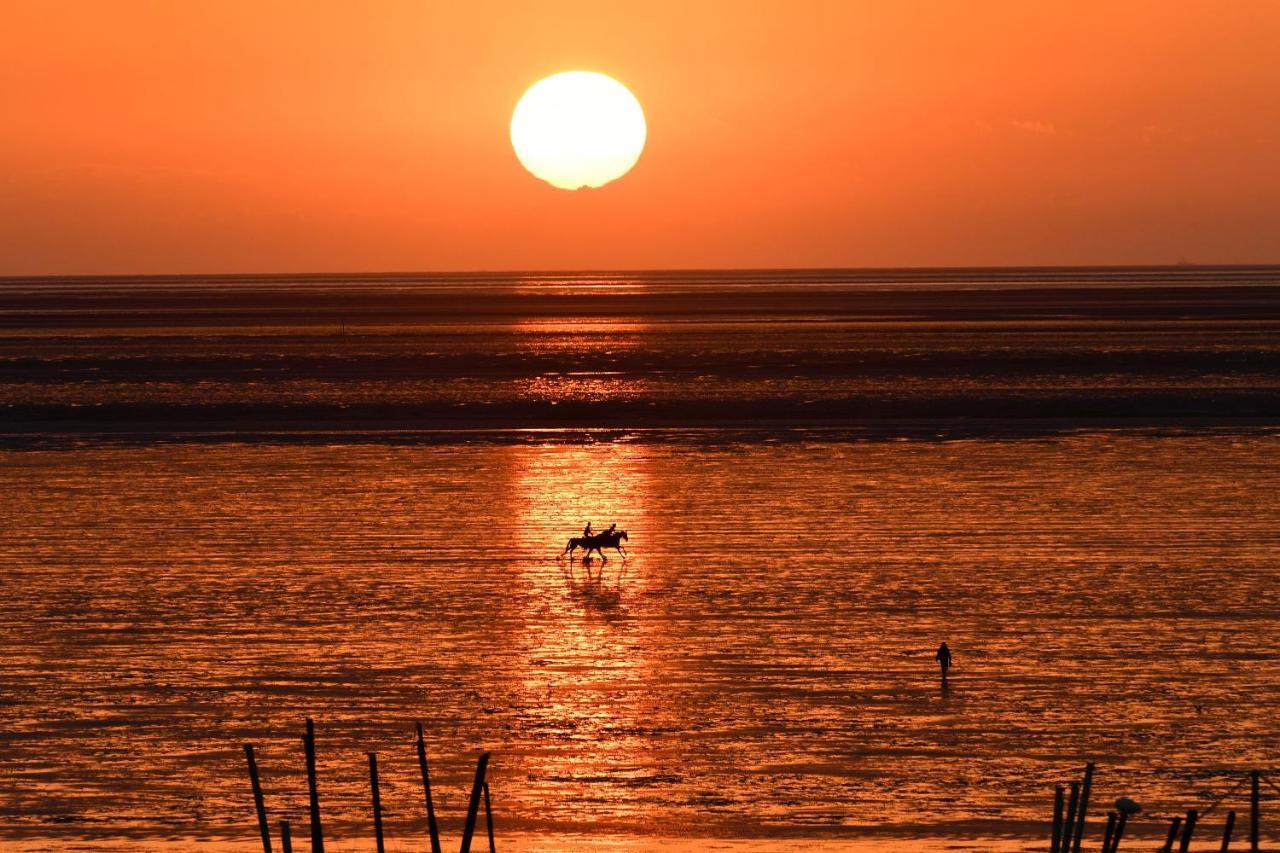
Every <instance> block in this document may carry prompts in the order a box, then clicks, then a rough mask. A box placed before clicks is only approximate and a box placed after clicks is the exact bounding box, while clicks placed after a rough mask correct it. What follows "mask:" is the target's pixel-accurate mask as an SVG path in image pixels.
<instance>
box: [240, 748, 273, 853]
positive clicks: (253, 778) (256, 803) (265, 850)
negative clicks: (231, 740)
mask: <svg viewBox="0 0 1280 853" xmlns="http://www.w3.org/2000/svg"><path fill="white" fill-rule="evenodd" d="M244 757H245V758H246V759H248V761H249V781H250V782H251V783H253V807H254V808H255V809H257V811H258V832H260V833H261V834H262V853H271V830H270V829H268V828H267V807H266V805H265V804H263V802H262V783H261V782H260V781H259V780H258V762H256V761H254V760H253V744H251V743H246V744H245V745H244Z"/></svg>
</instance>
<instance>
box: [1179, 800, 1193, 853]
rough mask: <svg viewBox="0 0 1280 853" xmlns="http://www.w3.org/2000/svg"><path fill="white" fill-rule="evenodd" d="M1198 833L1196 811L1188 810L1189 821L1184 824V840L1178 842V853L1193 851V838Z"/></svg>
mask: <svg viewBox="0 0 1280 853" xmlns="http://www.w3.org/2000/svg"><path fill="white" fill-rule="evenodd" d="M1195 831H1196V810H1195V809H1187V819H1186V820H1185V821H1183V823H1182V839H1181V840H1180V841H1179V842H1178V853H1187V851H1188V850H1190V849H1191V836H1192V835H1194V834H1195Z"/></svg>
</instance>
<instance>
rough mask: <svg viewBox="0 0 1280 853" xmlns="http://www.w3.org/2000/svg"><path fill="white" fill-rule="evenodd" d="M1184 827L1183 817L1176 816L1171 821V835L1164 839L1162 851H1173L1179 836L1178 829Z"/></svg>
mask: <svg viewBox="0 0 1280 853" xmlns="http://www.w3.org/2000/svg"><path fill="white" fill-rule="evenodd" d="M1181 827H1182V818H1180V817H1175V818H1174V819H1173V820H1171V821H1169V837H1168V838H1166V839H1165V840H1164V846H1163V847H1161V848H1160V853H1173V842H1174V839H1176V838H1177V837H1178V830H1179V829H1180V828H1181Z"/></svg>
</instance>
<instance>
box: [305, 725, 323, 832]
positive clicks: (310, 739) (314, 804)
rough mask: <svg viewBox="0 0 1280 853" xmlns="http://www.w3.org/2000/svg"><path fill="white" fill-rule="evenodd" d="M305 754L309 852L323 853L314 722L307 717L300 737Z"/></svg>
mask: <svg viewBox="0 0 1280 853" xmlns="http://www.w3.org/2000/svg"><path fill="white" fill-rule="evenodd" d="M302 745H303V748H304V749H305V750H306V754H307V794H308V796H309V798H310V804H311V853H324V827H323V826H321V825H320V792H319V790H318V789H317V788H316V724H315V723H314V722H312V720H311V718H310V717H307V733H306V734H305V735H303V737H302Z"/></svg>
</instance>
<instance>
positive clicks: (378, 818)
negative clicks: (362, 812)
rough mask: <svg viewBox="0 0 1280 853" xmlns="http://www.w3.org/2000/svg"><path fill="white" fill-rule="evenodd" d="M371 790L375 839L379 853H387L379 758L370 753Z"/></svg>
mask: <svg viewBox="0 0 1280 853" xmlns="http://www.w3.org/2000/svg"><path fill="white" fill-rule="evenodd" d="M369 790H371V791H373V837H374V838H375V839H376V840H377V843H378V853H386V847H385V846H384V845H383V841H382V796H381V795H380V794H379V793H378V756H377V754H376V753H372V752H371V753H369Z"/></svg>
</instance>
